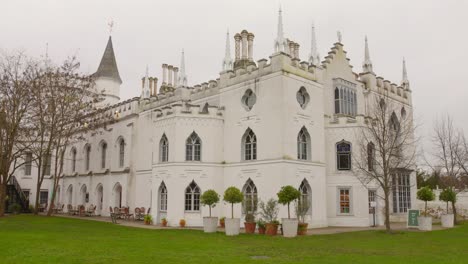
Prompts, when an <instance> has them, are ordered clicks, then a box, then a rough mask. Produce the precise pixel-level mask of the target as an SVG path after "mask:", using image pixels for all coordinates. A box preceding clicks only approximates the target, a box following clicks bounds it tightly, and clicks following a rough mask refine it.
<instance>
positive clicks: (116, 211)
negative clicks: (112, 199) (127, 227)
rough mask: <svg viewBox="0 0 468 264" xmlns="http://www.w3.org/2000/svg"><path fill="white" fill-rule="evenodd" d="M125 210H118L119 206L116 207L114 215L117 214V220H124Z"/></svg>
mask: <svg viewBox="0 0 468 264" xmlns="http://www.w3.org/2000/svg"><path fill="white" fill-rule="evenodd" d="M124 212H125V211H124V209H123V208H118V207H117V206H116V207H114V214H116V216H117V218H120V219H122V218H123V213H124Z"/></svg>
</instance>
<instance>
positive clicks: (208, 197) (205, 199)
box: [200, 189, 219, 217]
mask: <svg viewBox="0 0 468 264" xmlns="http://www.w3.org/2000/svg"><path fill="white" fill-rule="evenodd" d="M200 202H201V203H202V204H203V205H208V208H210V217H211V208H214V207H215V206H216V204H217V203H218V202H219V194H218V193H217V192H216V191H215V190H211V189H210V190H206V191H205V192H204V193H203V194H202V195H201V197H200Z"/></svg>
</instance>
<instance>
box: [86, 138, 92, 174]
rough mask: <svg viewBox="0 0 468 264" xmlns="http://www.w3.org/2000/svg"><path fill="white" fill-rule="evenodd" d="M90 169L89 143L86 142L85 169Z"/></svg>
mask: <svg viewBox="0 0 468 264" xmlns="http://www.w3.org/2000/svg"><path fill="white" fill-rule="evenodd" d="M90 169H91V145H89V144H87V145H86V147H85V171H90Z"/></svg>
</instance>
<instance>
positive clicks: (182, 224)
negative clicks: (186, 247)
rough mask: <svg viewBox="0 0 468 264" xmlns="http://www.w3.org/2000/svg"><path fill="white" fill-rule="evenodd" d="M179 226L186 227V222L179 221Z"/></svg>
mask: <svg viewBox="0 0 468 264" xmlns="http://www.w3.org/2000/svg"><path fill="white" fill-rule="evenodd" d="M179 226H180V227H185V220H183V219H182V220H180V221H179Z"/></svg>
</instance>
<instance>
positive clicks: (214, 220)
mask: <svg viewBox="0 0 468 264" xmlns="http://www.w3.org/2000/svg"><path fill="white" fill-rule="evenodd" d="M217 230H218V217H203V231H204V232H205V233H215V232H216V231H217Z"/></svg>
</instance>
